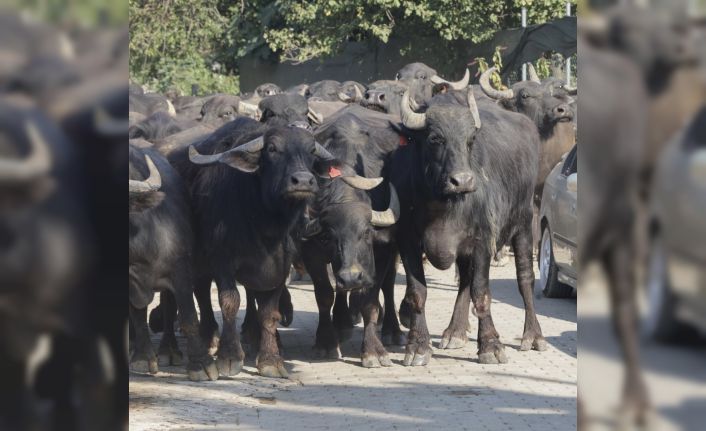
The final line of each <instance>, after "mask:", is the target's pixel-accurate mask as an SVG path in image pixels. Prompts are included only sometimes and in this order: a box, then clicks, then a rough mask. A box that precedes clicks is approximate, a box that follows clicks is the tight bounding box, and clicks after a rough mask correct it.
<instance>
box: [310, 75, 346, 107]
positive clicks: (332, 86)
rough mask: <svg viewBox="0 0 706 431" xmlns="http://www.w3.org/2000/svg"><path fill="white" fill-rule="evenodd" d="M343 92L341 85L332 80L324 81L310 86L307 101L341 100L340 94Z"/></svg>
mask: <svg viewBox="0 0 706 431" xmlns="http://www.w3.org/2000/svg"><path fill="white" fill-rule="evenodd" d="M340 91H341V83H340V82H339V81H334V80H332V79H324V80H322V81H317V82H314V83H313V84H311V85H309V88H308V90H307V93H306V96H307V99H310V98H314V99H316V100H323V101H325V102H333V101H336V100H341V99H340V98H339V97H338V93H339V92H340Z"/></svg>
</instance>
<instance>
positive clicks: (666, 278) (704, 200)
mask: <svg viewBox="0 0 706 431" xmlns="http://www.w3.org/2000/svg"><path fill="white" fill-rule="evenodd" d="M650 216H651V232H652V236H651V244H650V245H651V247H650V259H649V266H648V270H647V297H648V301H647V303H648V310H647V313H646V315H645V319H644V321H643V329H644V331H645V333H646V335H647V336H649V337H652V338H655V339H658V340H661V341H667V342H673V341H681V340H684V339H686V338H688V337H689V334H695V335H698V333H695V331H694V329H696V330H698V331H700V332H702V333H703V334H706V247H704V241H705V240H706V107H704V108H702V110H701V112H700V113H699V114H698V115H697V116H696V118H695V119H694V121H693V122H692V123H690V125H689V126H687V127H686V128H685V129H684V130H683V131H682V132H681V133H680V134H679V136H677V137H676V138H675V139H674V141H673V142H672V143H671V144H669V145H668V146H667V148H665V150H664V153H663V154H662V155H661V157H660V160H659V162H658V165H657V169H656V171H655V176H654V182H653V194H652V202H651V212H650Z"/></svg>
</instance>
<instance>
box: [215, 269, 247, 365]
mask: <svg viewBox="0 0 706 431" xmlns="http://www.w3.org/2000/svg"><path fill="white" fill-rule="evenodd" d="M216 284H217V285H218V302H219V303H220V306H221V315H222V316H223V329H222V330H221V340H220V343H219V345H218V353H217V354H216V357H217V365H218V372H219V373H220V374H221V375H222V376H234V375H236V374H238V373H239V372H240V370H241V369H242V368H243V360H244V359H245V353H243V348H242V347H241V345H240V337H239V335H238V331H237V330H236V328H235V324H236V317H237V315H238V309H239V308H240V293H239V292H238V288H237V286H236V285H235V278H234V277H231V276H228V275H220V276H219V277H217V278H216Z"/></svg>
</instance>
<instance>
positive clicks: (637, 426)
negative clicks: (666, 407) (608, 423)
mask: <svg viewBox="0 0 706 431" xmlns="http://www.w3.org/2000/svg"><path fill="white" fill-rule="evenodd" d="M663 428H664V426H663V424H661V423H660V420H659V418H658V415H657V413H656V412H655V411H654V410H653V409H651V408H649V407H646V408H642V409H641V408H638V407H627V406H623V407H621V408H619V409H618V411H617V416H616V418H615V430H617V431H638V430H639V431H657V430H660V429H663Z"/></svg>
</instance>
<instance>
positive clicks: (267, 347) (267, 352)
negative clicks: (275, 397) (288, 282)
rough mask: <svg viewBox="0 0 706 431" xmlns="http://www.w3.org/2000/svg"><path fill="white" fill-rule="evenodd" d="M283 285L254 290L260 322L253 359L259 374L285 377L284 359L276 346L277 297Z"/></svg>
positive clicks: (287, 375)
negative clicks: (256, 347) (255, 355)
mask: <svg viewBox="0 0 706 431" xmlns="http://www.w3.org/2000/svg"><path fill="white" fill-rule="evenodd" d="M282 289H284V285H282V286H280V287H278V288H277V289H274V290H269V291H265V292H255V297H256V298H257V308H258V310H257V317H258V322H259V323H260V348H259V350H258V353H257V358H256V359H255V365H256V366H257V369H258V371H259V372H260V375H262V376H265V377H282V378H287V377H289V374H288V373H287V370H286V369H285V368H284V360H283V359H282V356H280V353H279V348H278V347H277V322H279V321H280V319H281V315H280V313H279V297H280V295H281V294H282Z"/></svg>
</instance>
